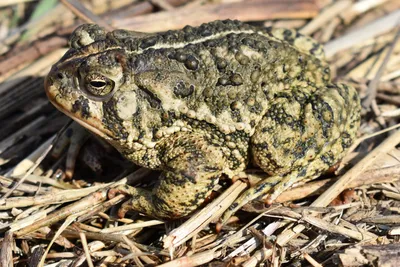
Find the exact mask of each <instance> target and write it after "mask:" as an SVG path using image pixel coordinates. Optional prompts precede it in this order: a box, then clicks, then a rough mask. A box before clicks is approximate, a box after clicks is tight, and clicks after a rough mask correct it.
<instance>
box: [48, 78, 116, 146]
mask: <svg viewBox="0 0 400 267" xmlns="http://www.w3.org/2000/svg"><path fill="white" fill-rule="evenodd" d="M48 79H49V78H48V77H46V79H45V83H44V88H45V92H46V95H47V98H48V99H49V101H50V102H51V103H52V104H53V106H55V107H56V108H57V109H58V110H59V111H61V112H62V113H64V114H65V115H67V116H68V117H70V118H72V119H73V120H74V121H76V122H77V123H79V124H80V125H82V126H83V127H84V128H86V129H88V130H89V131H91V132H92V133H94V134H96V135H98V136H100V137H101V138H103V139H105V140H107V141H112V140H113V138H112V137H111V136H112V133H111V132H110V131H109V130H107V129H104V127H103V125H102V121H101V120H100V119H99V118H97V117H88V118H83V117H82V115H81V114H80V112H72V111H71V110H72V104H71V103H69V102H67V101H65V100H63V99H62V98H61V94H60V92H59V91H58V89H57V87H55V86H53V85H51V83H49V81H48ZM100 129H102V130H100Z"/></svg>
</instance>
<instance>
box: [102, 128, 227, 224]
mask: <svg viewBox="0 0 400 267" xmlns="http://www.w3.org/2000/svg"><path fill="white" fill-rule="evenodd" d="M158 151H160V153H159V159H160V161H161V162H162V166H161V167H160V168H162V169H163V170H164V171H163V172H162V174H161V176H160V179H159V182H158V183H157V185H156V186H155V187H154V188H153V190H151V191H150V190H146V189H142V188H135V187H131V186H125V185H123V186H119V187H117V188H116V189H113V190H110V192H111V193H109V196H110V197H112V196H113V195H115V194H116V193H123V194H127V195H130V196H131V200H128V201H127V202H125V203H124V204H123V205H122V208H121V209H120V211H119V215H120V216H121V217H122V216H123V215H124V213H125V212H126V211H128V210H135V211H138V212H142V213H145V214H147V215H150V216H152V217H156V218H163V219H176V218H180V217H183V216H186V215H188V214H190V213H191V212H193V211H194V210H196V209H197V208H198V207H199V206H200V205H201V204H202V203H203V202H204V200H205V199H206V197H207V196H208V195H209V194H210V193H211V192H212V189H213V187H214V186H215V184H217V183H218V179H219V177H220V175H221V174H222V171H223V167H224V166H225V162H224V160H225V159H224V156H223V153H222V152H221V151H220V150H219V149H218V148H217V147H215V146H213V145H212V144H210V143H209V142H208V141H207V140H205V139H204V135H201V134H194V133H193V134H192V133H177V134H176V135H174V136H172V137H169V138H167V139H166V140H164V141H163V142H162V143H161V144H160V145H159V147H158Z"/></svg>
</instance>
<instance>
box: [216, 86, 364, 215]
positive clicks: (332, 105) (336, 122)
mask: <svg viewBox="0 0 400 267" xmlns="http://www.w3.org/2000/svg"><path fill="white" fill-rule="evenodd" d="M293 94H294V97H291V98H283V97H282V98H277V99H275V100H274V102H273V103H271V107H270V109H269V110H268V112H267V113H266V115H265V116H264V118H263V119H262V120H261V122H260V123H259V125H258V126H257V128H256V131H255V133H254V135H253V137H252V140H251V142H252V143H251V149H252V151H251V152H252V157H253V161H254V163H255V164H257V165H258V166H260V167H261V168H262V169H263V170H264V171H265V172H267V173H268V174H270V175H271V177H268V178H266V179H265V180H263V181H261V182H260V183H258V184H257V185H256V186H255V187H254V188H250V189H249V190H247V191H246V192H244V193H243V194H242V195H241V196H240V197H239V198H238V199H237V200H236V201H235V202H234V203H233V204H232V205H231V206H230V208H229V209H228V210H227V211H226V212H225V214H224V215H223V217H222V222H226V220H227V219H228V218H229V217H230V216H231V215H232V214H233V213H234V212H236V211H237V210H238V209H240V208H241V207H242V206H243V205H245V204H246V203H248V202H249V201H251V200H253V199H255V198H258V197H259V196H261V195H264V194H266V193H269V194H270V196H269V197H270V200H271V201H272V200H274V199H275V198H276V197H277V196H279V195H280V194H281V193H282V192H283V191H284V190H286V189H287V188H288V187H290V186H291V185H293V184H294V183H296V182H299V181H307V180H311V179H314V178H316V177H318V176H319V175H321V174H322V173H323V172H325V171H326V170H328V169H329V168H330V167H331V166H333V165H334V164H335V163H337V162H338V161H339V160H340V159H341V158H342V157H343V156H344V153H345V151H346V149H347V148H348V147H350V145H351V143H352V141H353V140H354V138H355V135H356V132H357V129H358V127H359V121H360V101H359V98H358V95H357V93H356V91H355V90H354V89H353V88H352V87H349V86H346V85H343V84H339V85H333V84H332V85H329V86H327V87H325V88H322V89H319V90H317V91H316V92H314V93H310V94H309V95H307V93H304V90H303V91H302V92H296V91H294V92H293ZM297 94H298V95H297ZM272 191H273V192H272Z"/></svg>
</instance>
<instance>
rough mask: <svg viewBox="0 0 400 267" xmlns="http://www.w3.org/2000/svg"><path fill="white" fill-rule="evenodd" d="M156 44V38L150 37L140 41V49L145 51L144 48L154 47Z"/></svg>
mask: <svg viewBox="0 0 400 267" xmlns="http://www.w3.org/2000/svg"><path fill="white" fill-rule="evenodd" d="M156 43H157V37H155V36H154V37H150V38H147V39H144V40H143V41H142V43H141V44H140V48H142V49H146V48H148V47H150V46H153V45H155V44H156Z"/></svg>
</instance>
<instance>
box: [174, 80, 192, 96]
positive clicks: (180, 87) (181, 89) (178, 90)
mask: <svg viewBox="0 0 400 267" xmlns="http://www.w3.org/2000/svg"><path fill="white" fill-rule="evenodd" d="M193 92H194V85H193V84H191V85H189V86H188V85H186V84H185V83H184V82H182V81H180V82H179V83H178V84H177V85H176V86H175V87H174V94H175V95H176V96H177V97H180V98H184V97H188V96H190V95H191V94H193Z"/></svg>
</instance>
